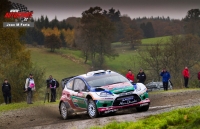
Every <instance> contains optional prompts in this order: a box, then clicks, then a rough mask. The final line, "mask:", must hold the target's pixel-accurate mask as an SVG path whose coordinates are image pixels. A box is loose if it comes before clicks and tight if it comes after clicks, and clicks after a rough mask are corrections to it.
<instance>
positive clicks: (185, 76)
mask: <svg viewBox="0 0 200 129" xmlns="http://www.w3.org/2000/svg"><path fill="white" fill-rule="evenodd" d="M182 74H183V78H184V86H185V88H189V87H188V81H189V77H190V73H189V70H188V67H185V68H184V70H183V72H182Z"/></svg>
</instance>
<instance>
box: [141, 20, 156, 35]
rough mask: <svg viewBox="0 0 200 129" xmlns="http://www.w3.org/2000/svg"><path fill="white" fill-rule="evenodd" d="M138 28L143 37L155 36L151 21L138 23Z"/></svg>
mask: <svg viewBox="0 0 200 129" xmlns="http://www.w3.org/2000/svg"><path fill="white" fill-rule="evenodd" d="M140 28H141V29H142V30H143V34H144V37H145V38H153V37H155V31H154V28H153V25H152V23H151V22H147V23H146V24H145V23H142V24H140Z"/></svg>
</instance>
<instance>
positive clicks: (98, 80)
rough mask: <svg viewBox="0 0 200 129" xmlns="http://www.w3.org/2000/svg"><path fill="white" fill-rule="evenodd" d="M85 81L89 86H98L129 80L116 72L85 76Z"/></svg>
mask: <svg viewBox="0 0 200 129" xmlns="http://www.w3.org/2000/svg"><path fill="white" fill-rule="evenodd" d="M86 81H87V82H88V84H89V85H90V86H91V87H100V86H106V85H111V84H117V83H122V82H129V81H128V79H127V78H125V77H124V76H122V75H120V74H116V73H112V74H106V75H100V76H93V77H90V78H87V79H86Z"/></svg>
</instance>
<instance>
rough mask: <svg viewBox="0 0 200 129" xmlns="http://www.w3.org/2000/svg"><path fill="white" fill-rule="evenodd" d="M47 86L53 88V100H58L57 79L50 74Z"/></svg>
mask: <svg viewBox="0 0 200 129" xmlns="http://www.w3.org/2000/svg"><path fill="white" fill-rule="evenodd" d="M47 87H49V88H50V89H51V101H50V102H56V80H55V79H53V76H52V75H50V76H49V78H48V79H47Z"/></svg>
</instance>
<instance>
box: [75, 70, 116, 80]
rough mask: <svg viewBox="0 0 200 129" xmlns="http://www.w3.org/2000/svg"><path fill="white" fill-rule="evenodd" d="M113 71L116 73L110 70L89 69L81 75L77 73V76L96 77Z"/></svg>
mask: <svg viewBox="0 0 200 129" xmlns="http://www.w3.org/2000/svg"><path fill="white" fill-rule="evenodd" d="M113 73H116V72H114V71H111V70H97V71H90V72H88V73H86V74H82V75H79V76H77V77H81V78H84V79H89V78H93V77H96V76H101V75H107V74H113Z"/></svg>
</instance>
